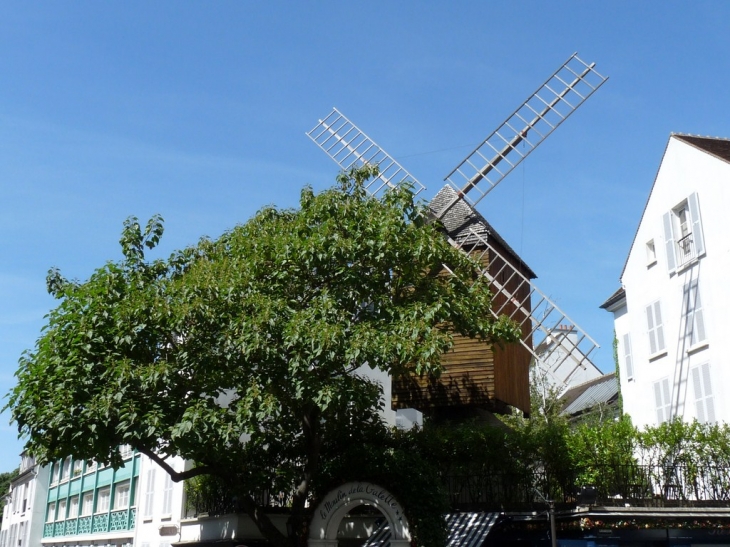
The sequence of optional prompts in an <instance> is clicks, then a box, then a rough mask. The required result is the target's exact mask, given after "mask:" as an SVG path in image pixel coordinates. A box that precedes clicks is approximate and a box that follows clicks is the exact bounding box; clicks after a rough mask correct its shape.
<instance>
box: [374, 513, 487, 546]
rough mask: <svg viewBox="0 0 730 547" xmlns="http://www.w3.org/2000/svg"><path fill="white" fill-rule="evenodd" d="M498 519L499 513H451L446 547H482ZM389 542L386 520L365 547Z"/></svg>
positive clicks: (447, 524) (383, 544) (448, 520)
mask: <svg viewBox="0 0 730 547" xmlns="http://www.w3.org/2000/svg"><path fill="white" fill-rule="evenodd" d="M497 518H499V513H449V514H448V515H446V528H447V530H448V533H449V536H448V539H447V540H446V547H481V545H482V543H484V540H485V539H486V538H487V534H489V531H490V530H491V529H492V526H494V523H495V522H497ZM389 542H390V526H388V521H387V520H384V521H383V523H382V524H381V525H380V526H379V527H378V528H377V529H376V530H375V532H373V535H371V536H370V537H369V538H368V540H367V541H366V542H365V543H364V544H363V547H387V546H388V545H389Z"/></svg>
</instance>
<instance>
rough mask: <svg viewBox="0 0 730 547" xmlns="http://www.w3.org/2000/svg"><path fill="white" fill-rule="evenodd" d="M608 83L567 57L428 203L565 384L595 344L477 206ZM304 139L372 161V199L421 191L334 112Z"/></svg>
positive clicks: (526, 345)
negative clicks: (404, 186)
mask: <svg viewBox="0 0 730 547" xmlns="http://www.w3.org/2000/svg"><path fill="white" fill-rule="evenodd" d="M606 80H607V78H606V77H604V76H602V75H601V74H599V73H598V72H597V71H596V70H595V63H591V64H587V63H585V62H584V61H582V60H581V59H580V58H579V57H578V56H577V54H573V55H571V56H570V57H569V58H568V60H567V61H565V62H564V63H563V64H562V65H561V66H560V68H558V70H557V71H555V73H553V74H552V75H551V76H550V77H549V78H548V79H547V80H546V81H545V82H544V83H543V84H542V85H541V86H540V87H539V88H538V89H537V91H535V92H534V93H533V94H532V95H530V97H529V98H528V99H527V100H525V101H524V102H523V103H522V104H521V105H520V106H519V108H517V110H515V112H514V113H512V114H511V115H510V116H509V117H508V118H507V119H506V120H505V121H504V122H503V123H502V124H501V125H500V126H499V127H497V129H496V130H494V131H493V132H492V133H491V134H490V135H489V136H488V137H487V138H486V139H484V140H483V141H482V142H481V143H480V144H479V145H478V146H477V147H476V148H475V149H474V150H473V151H472V152H471V153H470V154H469V155H467V156H466V158H464V159H463V160H462V161H461V162H460V163H459V164H458V165H457V166H456V167H455V168H454V169H453V170H452V171H451V172H450V173H449V174H448V175H447V176H446V178H445V179H444V180H445V181H446V185H445V186H444V187H443V188H442V189H441V190H440V191H439V192H438V193H437V195H436V196H435V197H434V198H433V200H432V201H431V202H430V204H429V209H430V212H431V214H432V215H433V217H434V218H435V219H437V220H439V221H441V222H442V223H443V224H444V226H445V228H446V231H447V237H449V239H450V241H451V243H452V244H453V245H454V246H456V247H458V248H459V249H461V250H462V251H463V252H465V253H467V254H469V255H471V256H472V257H474V258H475V259H477V260H478V261H479V262H480V263H481V264H482V267H483V270H482V274H483V275H485V276H486V277H487V278H488V280H489V282H490V284H491V287H492V289H493V293H494V301H493V309H492V313H493V314H494V315H495V317H496V316H498V315H507V316H508V317H510V318H511V319H513V320H514V321H516V322H517V323H518V324H519V325H520V326H521V328H522V339H521V340H520V344H521V346H522V348H523V350H524V352H526V354H527V355H529V359H532V360H534V361H535V362H539V363H543V364H546V365H545V366H546V368H547V373H548V374H554V373H555V371H557V370H558V369H559V368H561V367H563V371H564V370H565V365H566V363H568V365H569V366H568V369H569V373H568V374H567V376H565V375H563V376H562V377H560V378H558V377H557V376H555V378H554V380H555V381H556V382H560V383H561V384H562V385H563V386H565V385H567V383H568V382H569V381H570V378H571V377H572V376H573V375H574V374H575V373H576V371H578V370H580V369H581V368H585V366H586V365H587V363H588V359H589V356H590V355H591V353H592V352H593V351H594V350H595V349H596V348H597V347H598V344H597V343H596V342H595V341H594V340H593V339H592V338H591V337H590V336H589V335H588V334H587V333H586V332H585V331H583V330H582V329H580V327H578V326H577V325H576V324H575V322H573V321H572V320H571V319H570V318H569V317H568V316H567V315H566V314H565V313H564V312H563V311H562V310H561V309H560V308H559V307H558V306H557V305H556V304H555V303H554V302H553V301H552V300H551V299H550V298H548V296H547V295H546V294H545V293H543V292H542V291H541V290H540V289H539V288H538V287H537V286H536V285H535V284H534V283H533V282H532V280H531V279H533V278H534V277H536V276H535V275H534V274H533V273H532V271H531V270H530V269H529V267H527V266H526V264H524V262H522V261H521V259H520V258H519V257H517V255H516V253H514V251H512V249H511V248H510V247H509V245H507V243H506V242H505V241H504V240H503V239H501V238H500V237H499V236H498V234H496V231H495V230H494V229H493V228H492V227H491V226H490V225H489V223H488V222H487V221H486V219H484V217H482V216H481V215H480V214H479V213H478V212H477V211H476V205H477V204H478V203H479V202H480V201H481V200H482V199H483V198H484V197H485V196H486V195H487V194H489V192H491V191H492V190H493V189H494V188H495V187H496V186H497V185H498V184H499V183H500V182H502V180H504V179H505V177H507V175H509V173H510V172H511V171H512V170H513V169H514V168H515V167H516V166H517V165H519V163H520V162H521V161H522V160H524V159H525V158H526V157H527V156H528V155H529V154H530V153H531V152H532V151H533V150H535V148H537V146H538V145H539V144H541V143H542V141H544V140H545V139H546V138H547V137H548V135H550V134H551V133H552V132H553V131H554V130H555V129H556V128H557V127H558V126H559V125H560V124H561V123H563V122H564V121H565V120H566V119H567V118H568V117H569V116H570V114H572V113H573V112H574V111H575V110H576V109H577V108H578V107H579V106H580V105H581V104H583V103H584V102H585V101H586V100H587V99H588V97H590V96H591V95H592V94H593V93H594V92H595V91H596V90H597V89H598V88H599V87H600V86H601V85H603V83H604V82H605V81H606ZM307 135H308V136H309V137H310V138H311V139H312V140H313V141H314V142H315V143H316V144H317V145H318V146H319V147H320V148H321V149H322V150H324V152H326V153H327V155H329V156H330V157H331V158H332V159H333V160H334V161H335V162H336V163H337V164H338V165H339V166H340V167H341V168H342V169H345V170H346V169H349V168H351V167H357V166H361V165H364V164H377V165H378V166H379V168H380V174H379V176H378V177H377V178H375V179H372V180H371V181H369V185H368V187H367V190H368V192H370V193H371V194H373V195H379V194H381V193H382V192H385V191H387V190H388V189H389V188H392V187H394V186H396V185H398V184H400V183H401V182H404V181H409V182H410V183H411V184H412V185H413V190H414V192H415V193H417V194H418V193H421V192H422V191H423V190H424V189H425V187H424V186H423V185H422V184H421V183H420V182H418V180H416V178H415V177H414V176H413V175H411V174H410V173H409V172H408V171H406V169H405V168H403V167H402V166H401V165H400V164H399V163H398V162H397V161H396V160H394V159H393V158H392V157H391V156H390V155H389V154H388V153H387V152H385V151H384V150H383V149H382V148H381V147H380V146H378V145H377V144H376V143H375V142H374V141H373V140H372V139H370V138H369V137H368V136H367V135H366V134H365V133H363V132H362V131H361V130H360V129H359V128H358V127H357V126H356V125H355V124H353V123H352V122H351V121H350V120H349V119H347V118H346V117H345V116H344V115H343V114H342V113H340V112H339V111H338V110H337V109H333V110H332V112H330V114H329V115H327V116H326V117H325V118H324V119H322V120H320V121H319V123H318V124H317V125H316V126H315V127H314V128H313V129H312V130H310V131H309V132H308V133H307ZM566 332H570V333H571V336H566V335H565V334H566ZM524 352H523V353H524ZM511 357H512V358H514V356H511ZM507 358H508V359H509V358H510V356H507ZM528 366H529V363H528ZM498 373H499V371H497V372H496V373H495V375H498ZM462 387H467V388H468V386H462ZM456 388H457V389H458V388H459V386H456ZM508 397H509V395H507V398H508ZM503 400H506V398H503ZM528 404H529V403H528ZM516 406H518V407H520V405H516Z"/></svg>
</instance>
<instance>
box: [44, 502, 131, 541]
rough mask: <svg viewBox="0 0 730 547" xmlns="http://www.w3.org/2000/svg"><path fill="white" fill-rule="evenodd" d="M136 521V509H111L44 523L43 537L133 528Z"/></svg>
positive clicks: (101, 532)
mask: <svg viewBox="0 0 730 547" xmlns="http://www.w3.org/2000/svg"><path fill="white" fill-rule="evenodd" d="M136 521H137V509H136V508H134V507H132V508H131V509H121V510H119V511H111V512H110V513H102V514H99V515H93V516H91V515H87V516H84V517H78V518H70V519H67V520H61V521H57V522H49V523H46V525H45V526H44V527H43V537H57V536H73V535H77V534H78V535H82V534H103V533H106V532H119V531H124V530H133V529H134V526H135V524H136Z"/></svg>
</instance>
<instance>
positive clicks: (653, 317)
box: [646, 300, 665, 355]
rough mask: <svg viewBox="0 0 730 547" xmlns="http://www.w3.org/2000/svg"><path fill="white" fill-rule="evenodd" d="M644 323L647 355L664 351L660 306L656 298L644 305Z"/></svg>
mask: <svg viewBox="0 0 730 547" xmlns="http://www.w3.org/2000/svg"><path fill="white" fill-rule="evenodd" d="M646 325H647V333H648V334H649V355H655V354H657V353H659V352H661V351H664V347H665V346H664V327H663V326H662V307H661V304H660V302H659V301H658V300H657V301H656V302H654V303H653V304H649V305H648V306H647V307H646Z"/></svg>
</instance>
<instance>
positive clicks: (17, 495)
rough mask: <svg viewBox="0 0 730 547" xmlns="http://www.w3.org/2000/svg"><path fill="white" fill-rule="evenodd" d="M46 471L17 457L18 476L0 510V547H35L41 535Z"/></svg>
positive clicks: (25, 457) (29, 457) (23, 458)
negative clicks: (18, 459) (18, 462)
mask: <svg viewBox="0 0 730 547" xmlns="http://www.w3.org/2000/svg"><path fill="white" fill-rule="evenodd" d="M47 484H48V468H46V467H38V466H37V465H36V464H35V460H34V458H33V457H31V456H28V455H27V454H23V455H22V456H21V462H20V469H19V473H18V476H17V477H16V478H15V479H14V480H13V481H12V482H11V483H10V491H9V492H8V494H7V496H8V503H6V505H5V508H4V510H3V523H2V529H1V530H0V547H37V546H38V545H40V540H41V535H42V533H43V517H44V515H45V509H46V485H47Z"/></svg>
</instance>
